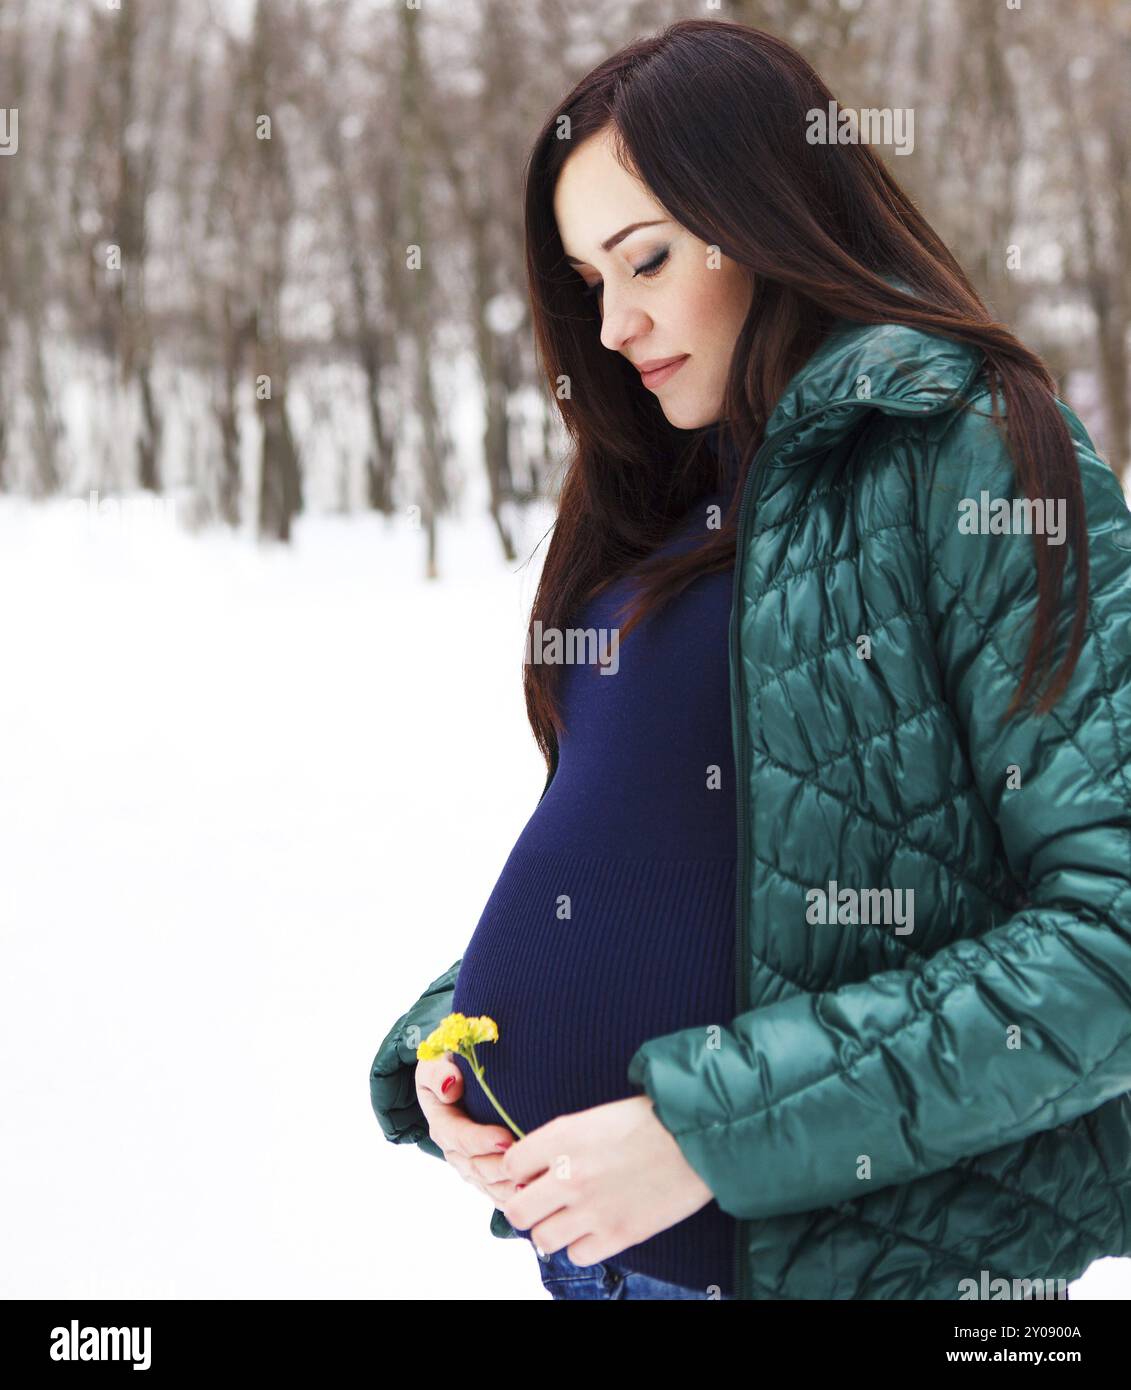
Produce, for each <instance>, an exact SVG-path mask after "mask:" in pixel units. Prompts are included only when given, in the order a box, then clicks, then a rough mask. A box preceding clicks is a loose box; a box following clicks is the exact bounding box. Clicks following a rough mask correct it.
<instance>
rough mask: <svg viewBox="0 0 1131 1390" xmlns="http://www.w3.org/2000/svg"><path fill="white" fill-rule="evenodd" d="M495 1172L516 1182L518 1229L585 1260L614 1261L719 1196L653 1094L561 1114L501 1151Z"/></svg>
mask: <svg viewBox="0 0 1131 1390" xmlns="http://www.w3.org/2000/svg"><path fill="white" fill-rule="evenodd" d="M494 1171H495V1172H497V1173H498V1174H499V1175H500V1176H502V1177H505V1178H506V1179H508V1180H509V1181H510V1182H512V1183H513V1184H514V1186H515V1189H516V1190H515V1193H514V1196H512V1197H508V1198H507V1199H506V1203H505V1205H504V1206H503V1207H502V1210H503V1215H504V1216H505V1217H506V1218H507V1220H508V1221H509V1222H510V1224H511V1225H512V1226H513V1227H514V1229H515V1230H516V1231H529V1233H530V1237H531V1239H532V1240H533V1242H534V1244H535V1246H536V1247H537V1248H538V1249H539V1250H541V1251H542V1252H543V1253H544V1254H547V1255H552V1254H553V1253H554V1252H555V1251H557V1250H562V1249H565V1252H566V1254H567V1255H568V1256H569V1258H570V1259H571V1260H572V1261H573V1263H574V1264H576V1265H588V1264H597V1263H598V1262H599V1261H601V1260H609V1259H612V1258H613V1256H614V1255H619V1254H620V1252H621V1251H622V1250H627V1249H628V1247H629V1246H630V1245H638V1244H639V1243H640V1242H641V1241H642V1240H647V1239H648V1238H649V1236H654V1235H656V1234H657V1232H659V1231H664V1230H667V1228H668V1227H669V1226H674V1225H675V1224H676V1222H677V1221H683V1220H684V1219H685V1218H686V1217H688V1216H691V1215H693V1214H694V1213H695V1212H697V1211H698V1210H699V1209H700V1208H701V1207H705V1206H706V1205H707V1203H708V1202H709V1201H711V1200H712V1198H713V1196H714V1193H713V1192H712V1191H711V1189H710V1188H709V1187H708V1186H707V1184H706V1183H705V1182H704V1181H703V1179H702V1178H701V1177H700V1176H699V1174H698V1173H697V1172H696V1171H695V1169H694V1168H692V1167H691V1165H690V1164H689V1163H688V1162H687V1160H686V1159H685V1158H684V1156H683V1153H682V1152H681V1150H680V1147H679V1144H678V1143H677V1142H676V1140H675V1138H674V1136H673V1135H672V1134H671V1133H670V1131H668V1130H667V1129H665V1128H664V1126H663V1125H662V1124H661V1123H660V1121H659V1120H658V1119H657V1118H656V1115H655V1112H654V1110H653V1107H652V1101H651V1099H650V1097H648V1096H631V1097H630V1098H629V1099H628V1100H618V1101H613V1102H611V1103H610V1104H608V1105H596V1106H594V1107H593V1108H592V1109H590V1110H578V1111H575V1112H574V1113H573V1114H572V1115H559V1116H558V1117H557V1119H554V1120H551V1121H550V1122H549V1123H548V1124H544V1125H542V1126H541V1128H539V1129H535V1130H531V1131H530V1133H529V1134H527V1135H526V1137H525V1138H524V1139H519V1140H518V1141H517V1142H516V1143H515V1144H513V1145H512V1146H511V1147H510V1148H509V1149H508V1150H507V1152H506V1153H505V1154H502V1155H500V1158H499V1162H498V1165H497V1167H496V1168H495V1170H494ZM518 1189H521V1190H518Z"/></svg>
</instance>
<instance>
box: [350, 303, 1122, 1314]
mask: <svg viewBox="0 0 1131 1390" xmlns="http://www.w3.org/2000/svg"><path fill="white" fill-rule="evenodd" d="M982 366H983V359H982V356H981V353H980V352H979V351H978V350H976V349H974V348H971V347H969V346H966V345H962V344H958V343H953V342H950V341H949V340H946V339H944V338H941V337H937V336H934V335H929V334H925V333H922V332H919V331H916V330H913V329H909V328H906V327H902V326H900V325H896V324H884V325H880V326H859V325H851V326H848V327H847V328H845V329H844V331H841V332H839V333H837V334H835V335H833V336H831V337H830V338H829V339H827V340H826V342H825V343H824V344H823V346H822V347H821V349H820V350H819V351H818V352H817V353H816V354H815V356H814V357H812V358H811V359H810V361H809V362H808V363H806V365H805V366H804V367H803V368H802V369H801V371H800V372H798V373H797V375H796V376H795V377H794V378H793V380H792V381H791V382H790V383H789V385H788V387H787V388H786V390H785V391H784V393H783V395H782V397H781V399H780V401H779V402H778V404H777V406H776V408H775V409H774V412H773V414H772V416H771V419H770V421H769V424H768V427H767V431H766V436H765V442H764V444H763V446H762V447H761V449H760V451H759V453H758V455H757V457H756V459H755V460H754V463H753V465H752V466H751V469H750V471H749V473H748V475H747V481H746V485H745V489H744V494H743V499H742V504H741V514H740V523H739V538H738V550H737V556H736V566H735V583H734V604H733V609H732V613H731V624H730V677H731V686H730V693H731V713H732V735H733V740H734V753H735V767H736V769H737V774H738V788H737V798H738V894H737V902H736V914H735V917H736V921H735V930H736V947H737V970H736V979H735V1007H734V1018H733V1019H732V1020H730V1022H729V1026H728V1027H726V1028H724V1029H723V1030H722V1036H721V1043H720V1040H719V1036H718V1032H717V1030H715V1032H714V1033H713V1034H712V1033H710V1032H709V1030H708V1029H707V1028H706V1027H704V1028H688V1029H684V1030H682V1031H680V1032H676V1033H671V1034H666V1035H664V1036H660V1037H655V1038H651V1039H649V1040H648V1041H646V1042H645V1043H643V1044H642V1045H641V1047H640V1048H639V1050H638V1051H637V1052H636V1054H635V1055H634V1056H633V1057H632V1059H631V1062H630V1064H629V1067H628V1072H627V1076H626V1087H625V1094H626V1095H630V1094H633V1093H634V1091H635V1090H637V1089H639V1088H642V1089H643V1090H644V1091H645V1092H646V1093H647V1094H648V1095H649V1096H650V1097H651V1099H652V1101H653V1102H654V1105H655V1111H656V1114H657V1117H658V1118H659V1120H660V1121H661V1122H662V1123H663V1124H664V1125H665V1126H666V1127H667V1128H668V1129H669V1130H670V1131H671V1133H672V1134H673V1135H674V1136H675V1138H676V1140H677V1141H678V1143H679V1145H680V1147H681V1150H682V1152H683V1154H684V1156H685V1157H686V1159H687V1161H688V1163H689V1164H690V1165H691V1166H692V1167H693V1168H694V1169H695V1170H696V1171H697V1172H698V1173H699V1174H700V1175H701V1177H702V1178H703V1179H704V1181H705V1182H706V1183H707V1184H708V1186H709V1187H710V1188H711V1190H712V1192H713V1193H714V1195H715V1198H716V1200H717V1201H718V1203H719V1205H720V1207H721V1208H722V1209H723V1210H724V1211H726V1212H729V1213H730V1214H731V1215H732V1216H734V1217H735V1218H737V1220H738V1222H739V1225H738V1233H739V1236H738V1241H737V1248H736V1251H735V1261H736V1287H737V1288H738V1290H739V1296H740V1297H742V1298H747V1299H793V1298H804V1299H817V1298H830V1299H858V1298H865V1299H871V1298H907V1299H957V1298H960V1297H961V1296H962V1293H961V1292H960V1290H961V1289H962V1288H968V1287H969V1286H966V1285H962V1284H961V1281H963V1280H974V1281H975V1282H976V1283H978V1282H979V1281H980V1280H981V1278H982V1272H983V1271H986V1272H987V1274H988V1278H990V1279H998V1278H1005V1279H1008V1280H1010V1281H1012V1280H1014V1279H1060V1278H1062V1279H1065V1280H1072V1279H1075V1278H1078V1277H1079V1276H1080V1274H1082V1273H1083V1271H1084V1270H1085V1269H1086V1268H1087V1267H1088V1265H1089V1264H1090V1263H1091V1262H1092V1261H1093V1260H1095V1259H1097V1258H1099V1257H1101V1256H1105V1255H1125V1256H1126V1255H1131V513H1129V512H1128V508H1127V504H1126V502H1125V500H1124V497H1123V495H1122V492H1121V489H1120V487H1119V484H1118V482H1117V480H1116V478H1115V476H1114V474H1113V473H1112V472H1111V470H1110V468H1109V467H1108V466H1107V465H1106V464H1105V463H1104V462H1103V461H1102V460H1101V459H1100V458H1099V457H1098V456H1097V454H1096V451H1095V448H1094V446H1093V445H1092V442H1091V440H1090V439H1089V437H1088V434H1087V432H1086V431H1085V429H1084V427H1083V425H1082V424H1081V423H1080V421H1079V420H1078V419H1077V417H1076V415H1075V414H1074V413H1073V412H1072V411H1071V410H1070V409H1069V408H1068V407H1067V406H1066V405H1065V404H1064V403H1063V402H1058V404H1059V408H1060V409H1061V411H1062V412H1063V415H1064V418H1065V420H1066V422H1067V424H1068V427H1069V430H1070V432H1071V434H1072V437H1073V439H1074V441H1075V445H1076V452H1077V456H1078V459H1079V466H1080V470H1081V474H1082V477H1083V490H1084V496H1085V502H1086V510H1087V523H1088V531H1089V537H1090V550H1089V555H1090V562H1091V578H1090V585H1089V599H1090V614H1089V623H1088V630H1087V635H1086V640H1085V644H1084V648H1083V652H1082V655H1081V658H1080V662H1079V665H1078V666H1077V668H1076V671H1075V674H1074V676H1073V679H1072V682H1071V684H1070V686H1069V688H1068V692H1067V694H1066V695H1065V696H1064V697H1063V699H1062V700H1061V701H1060V702H1059V703H1058V704H1057V705H1056V706H1055V707H1054V709H1053V711H1052V712H1051V713H1050V714H1049V715H1046V716H1044V717H1031V716H1023V717H1019V718H1016V719H1013V720H1011V721H1010V722H1009V723H1008V724H1005V725H1001V723H1000V716H1001V714H1002V711H1003V710H1004V708H1005V706H1006V704H1007V703H1008V701H1009V699H1010V697H1011V695H1012V693H1013V691H1014V689H1015V687H1016V684H1017V681H1018V679H1019V676H1020V672H1021V668H1022V664H1023V658H1024V654H1025V650H1026V647H1027V644H1028V640H1029V637H1030V635H1031V617H1032V613H1033V610H1034V607H1035V600H1036V573H1035V566H1034V558H1033V551H1034V539H1033V536H1032V535H1029V534H1024V533H1021V532H1014V533H1004V534H987V533H986V529H983V530H982V531H971V530H970V528H969V527H968V526H966V527H960V525H959V517H960V514H961V512H962V509H961V508H960V503H962V502H963V499H973V501H974V503H975V504H981V503H982V502H984V501H987V500H989V501H990V502H991V503H992V500H993V499H1000V498H1004V499H1010V498H1012V497H1013V496H1014V495H1015V494H1014V491H1013V469H1012V464H1011V461H1010V459H1009V455H1008V453H1007V451H1006V450H1005V448H1004V445H1003V443H1002V441H1001V437H1000V436H999V434H998V433H997V429H996V427H995V425H994V424H993V422H992V421H991V420H990V418H989V411H990V398H989V394H988V391H987V390H986V387H985V376H984V372H983V370H982ZM983 493H987V494H988V499H985V498H983V497H982V494H983ZM1065 544H1066V545H1067V541H1065ZM1075 572H1076V567H1075V563H1074V561H1073V559H1072V556H1071V554H1069V561H1068V578H1067V586H1068V587H1066V590H1065V592H1066V596H1067V597H1066V609H1065V611H1068V606H1069V602H1070V599H1071V595H1072V592H1073V590H1072V587H1071V585H1072V582H1073V579H1074V576H1075ZM1066 628H1067V623H1066V622H1064V623H1062V628H1061V633H1062V634H1063V633H1064V632H1065V630H1066ZM864 638H867V639H868V641H863V640H862V639H864ZM1062 644H1063V636H1062ZM555 767H556V762H555V763H554V765H553V766H552V767H551V771H550V775H549V777H548V778H547V781H546V786H547V787H548V786H549V785H550V780H551V779H552V778H553V775H554V770H555ZM543 795H545V792H544V791H543ZM830 884H835V885H836V887H835V888H834V887H830ZM885 888H891V889H893V890H900V889H902V890H905V892H904V897H903V903H904V904H905V906H906V905H907V904H909V903H912V902H913V910H914V916H913V930H911V931H910V932H907V931H906V930H905V929H901V930H898V931H897V930H896V929H895V927H894V926H893V925H890V924H885V922H884V921H877V920H876V914H874V913H868V914H867V915H868V916H869V918H870V920H869V921H868V922H863V921H861V922H859V923H857V922H856V921H854V920H851V918H852V914H850V913H848V912H847V911H846V913H845V915H846V916H848V917H849V918H850V920H848V921H845V920H844V918H843V917H842V919H841V920H840V921H839V923H837V922H829V921H827V920H812V919H813V918H814V917H818V916H820V915H821V914H818V913H816V912H815V911H814V910H813V909H812V908H811V906H810V905H811V904H812V902H813V901H814V899H813V896H812V893H813V890H820V891H822V892H823V891H825V890H827V891H828V893H829V894H831V895H833V896H834V897H839V895H841V894H842V893H843V890H845V889H855V890H866V889H877V890H882V889H885ZM910 890H913V892H914V898H913V899H910V898H908V897H907V891H910ZM862 901H863V894H862ZM873 901H877V900H875V899H874V900H873ZM863 915H865V914H861V916H863ZM889 920H890V919H889ZM459 964H460V963H459V962H458V961H457V962H456V963H455V964H454V965H452V966H451V968H450V969H449V970H448V971H446V972H445V973H444V974H443V975H441V976H440V977H439V978H438V979H437V980H435V981H433V983H432V984H431V985H429V986H428V988H427V989H426V990H425V992H424V994H423V995H422V996H421V998H420V999H419V1000H418V1001H417V1002H416V1003H415V1004H413V1005H412V1007H411V1008H410V1009H409V1010H408V1011H407V1012H406V1013H405V1014H404V1015H403V1016H402V1017H401V1018H400V1019H398V1020H397V1022H396V1023H395V1024H394V1026H393V1028H392V1029H391V1030H390V1032H389V1033H388V1035H387V1036H386V1038H385V1039H384V1041H383V1042H382V1043H381V1045H380V1048H379V1050H378V1052H377V1055H376V1058H375V1059H374V1061H373V1064H372V1067H371V1069H370V1100H371V1104H372V1106H373V1109H374V1111H375V1113H376V1115H377V1118H378V1120H379V1122H380V1125H381V1128H382V1130H383V1132H384V1134H385V1136H386V1137H387V1138H388V1139H389V1140H391V1141H392V1142H394V1143H415V1144H418V1145H419V1146H420V1147H421V1148H422V1149H424V1150H425V1152H427V1153H431V1154H433V1155H434V1156H440V1157H442V1154H441V1152H440V1150H439V1149H438V1148H437V1146H436V1145H435V1144H434V1143H433V1142H432V1141H431V1139H430V1138H429V1136H428V1132H427V1126H426V1124H425V1120H424V1116H423V1114H422V1112H421V1110H420V1108H419V1106H418V1104H417V1101H416V1096H415V1089H414V1066H415V1060H414V1059H415V1046H416V1043H417V1042H418V1041H419V1040H420V1039H421V1038H422V1037H424V1036H426V1035H427V1034H428V1032H429V1031H430V1030H431V1029H432V1027H433V1026H434V1025H435V1024H436V1023H437V1022H438V1021H439V1019H440V1018H442V1017H443V1016H444V1014H445V1013H447V1012H449V1010H450V1004H451V999H452V991H453V986H454V984H455V980H456V975H457V972H458V970H459ZM661 965H662V963H661ZM661 965H658V967H657V968H661ZM491 1230H492V1232H493V1233H494V1234H496V1235H499V1236H511V1235H514V1234H515V1233H514V1232H513V1231H512V1229H511V1227H510V1226H509V1224H508V1223H507V1221H506V1219H505V1217H504V1215H503V1213H502V1211H501V1210H496V1211H495V1212H494V1214H493V1217H492V1221H491Z"/></svg>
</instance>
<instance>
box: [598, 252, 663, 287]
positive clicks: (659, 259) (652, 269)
mask: <svg viewBox="0 0 1131 1390" xmlns="http://www.w3.org/2000/svg"><path fill="white" fill-rule="evenodd" d="M667 259H668V248H667V247H666V246H665V247H664V248H663V250H662V251H657V252H656V254H655V255H654V256H653V257H652V259H651V260H650V261H645V263H644V264H643V265H641V266H637V268H636V269H635V270H634V271H633V272H632V277H633V279H635V278H636V277H637V276H638V275H643V276H644V277H645V279H649V278H651V276H653V275H658V274H659V273H660V271H661V270H663V268H664V264H665V262H666V261H667ZM604 288H605V286H604V283H603V282H602V281H600V280H598V281H597V283H596V284H595V285H587V286H586V287H585V290H584V294H585V297H586V298H587V299H595V298H596V297H597V295H599V294H600V293H601V291H602V290H603V289H604Z"/></svg>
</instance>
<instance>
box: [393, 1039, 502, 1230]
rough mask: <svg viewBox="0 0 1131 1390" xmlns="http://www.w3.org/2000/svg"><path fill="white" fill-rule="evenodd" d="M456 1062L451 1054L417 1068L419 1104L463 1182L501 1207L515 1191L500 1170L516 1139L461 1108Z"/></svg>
mask: <svg viewBox="0 0 1131 1390" xmlns="http://www.w3.org/2000/svg"><path fill="white" fill-rule="evenodd" d="M451 1056H452V1054H451V1053H450V1052H449V1053H448V1054H447V1055H446V1056H444V1057H437V1058H436V1059H435V1060H433V1061H431V1062H417V1064H416V1098H417V1100H418V1101H419V1103H420V1108H421V1110H423V1111H424V1118H425V1119H426V1120H427V1121H428V1134H429V1136H430V1138H431V1139H432V1140H433V1142H434V1143H435V1144H436V1145H437V1146H438V1147H439V1148H440V1149H442V1150H443V1153H444V1157H445V1159H447V1161H448V1162H449V1163H450V1164H451V1166H452V1167H453V1168H454V1169H455V1170H456V1172H457V1173H459V1175H460V1177H462V1178H463V1179H464V1180H465V1181H467V1182H469V1183H470V1184H471V1185H472V1187H476V1188H478V1189H479V1191H480V1192H483V1193H486V1195H487V1196H488V1197H490V1199H491V1201H492V1202H494V1204H495V1205H496V1206H497V1207H501V1206H502V1205H503V1203H504V1202H506V1201H508V1200H509V1199H510V1198H511V1197H513V1196H514V1191H515V1186H514V1183H513V1182H512V1181H511V1180H510V1179H509V1178H506V1177H504V1176H503V1173H502V1167H501V1165H502V1162H503V1158H504V1156H505V1155H504V1149H506V1148H509V1147H510V1145H511V1144H513V1143H514V1142H515V1135H514V1133H513V1132H512V1131H511V1130H509V1129H508V1128H507V1127H506V1125H504V1124H497V1125H481V1124H477V1123H476V1121H475V1120H473V1119H472V1118H471V1116H470V1115H469V1114H468V1113H467V1111H466V1110H465V1109H464V1108H463V1106H462V1105H460V1104H459V1102H460V1101H461V1100H462V1099H463V1072H462V1071H460V1069H459V1067H458V1066H456V1064H455V1062H453V1061H452V1060H451ZM449 1078H454V1080H452V1081H451V1084H450V1085H449V1086H448V1089H447V1091H445V1090H444V1082H445V1081H448V1079H449ZM500 1145H501V1146H502V1147H499V1146H500Z"/></svg>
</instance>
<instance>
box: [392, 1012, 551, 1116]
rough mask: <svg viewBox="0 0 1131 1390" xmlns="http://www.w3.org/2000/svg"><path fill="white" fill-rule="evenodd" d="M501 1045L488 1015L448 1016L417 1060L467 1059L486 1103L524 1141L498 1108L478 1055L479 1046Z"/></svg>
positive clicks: (440, 1023) (427, 1038)
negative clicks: (453, 1056) (449, 1056)
mask: <svg viewBox="0 0 1131 1390" xmlns="http://www.w3.org/2000/svg"><path fill="white" fill-rule="evenodd" d="M498 1041H499V1029H498V1026H497V1024H496V1023H495V1020H494V1019H493V1018H488V1017H487V1015H486V1014H481V1015H480V1016H479V1017H478V1018H468V1017H467V1015H466V1014H448V1015H447V1017H446V1018H442V1019H441V1020H440V1022H439V1023H438V1024H437V1025H436V1027H435V1028H434V1029H433V1030H432V1032H431V1033H429V1034H428V1036H427V1037H426V1038H425V1039H424V1041H423V1042H422V1043H421V1044H420V1046H419V1047H418V1048H417V1049H416V1060H417V1061H418V1062H434V1061H436V1060H437V1058H440V1057H443V1056H445V1055H446V1054H447V1053H449V1052H455V1053H457V1054H458V1055H459V1056H460V1057H465V1058H466V1059H467V1061H468V1062H470V1063H471V1070H472V1071H473V1072H474V1073H475V1079H476V1080H477V1081H478V1082H479V1084H480V1086H482V1087H483V1091H484V1094H485V1095H486V1096H487V1099H488V1100H489V1101H490V1102H491V1104H492V1105H493V1106H494V1107H495V1109H496V1110H497V1111H498V1112H499V1114H500V1115H501V1116H502V1118H503V1119H504V1120H505V1121H506V1123H507V1125H508V1126H509V1127H510V1128H511V1129H512V1130H514V1132H515V1134H517V1135H518V1137H519V1138H520V1139H522V1138H524V1137H525V1136H524V1135H523V1132H522V1130H521V1129H519V1128H518V1126H517V1125H516V1124H515V1122H514V1121H513V1120H512V1119H511V1117H510V1116H509V1115H508V1114H507V1112H506V1111H505V1110H504V1109H503V1107H502V1106H501V1105H500V1104H499V1102H498V1100H497V1098H496V1097H495V1094H494V1092H493V1091H492V1090H491V1088H490V1086H488V1085H487V1080H486V1077H485V1076H484V1074H483V1064H482V1062H480V1061H479V1059H478V1058H477V1057H476V1055H475V1044H476V1043H482V1042H498Z"/></svg>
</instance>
